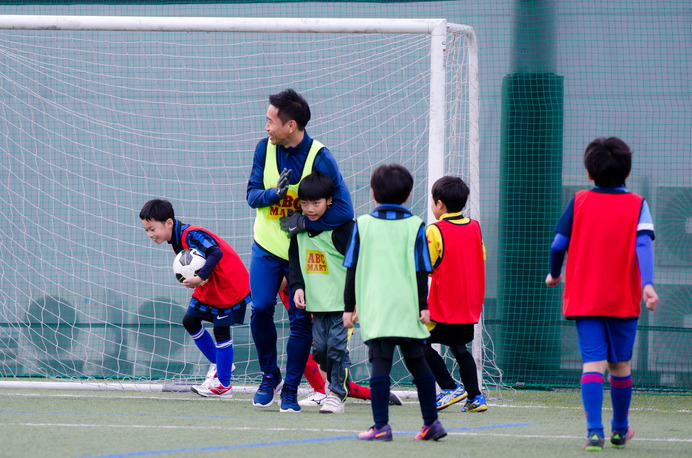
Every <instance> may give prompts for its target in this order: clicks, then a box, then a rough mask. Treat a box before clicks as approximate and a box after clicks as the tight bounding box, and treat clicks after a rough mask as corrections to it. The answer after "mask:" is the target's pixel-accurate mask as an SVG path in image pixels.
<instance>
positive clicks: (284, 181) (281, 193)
mask: <svg viewBox="0 0 692 458" xmlns="http://www.w3.org/2000/svg"><path fill="white" fill-rule="evenodd" d="M290 177H291V171H290V170H288V169H283V170H282V171H281V175H279V180H278V181H277V182H276V195H277V196H278V197H279V200H282V199H283V198H284V197H286V194H288V179H289V178H290Z"/></svg>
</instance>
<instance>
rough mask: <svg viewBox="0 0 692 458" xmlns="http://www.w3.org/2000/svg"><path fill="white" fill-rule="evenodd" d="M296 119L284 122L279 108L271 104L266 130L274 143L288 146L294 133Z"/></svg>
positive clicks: (268, 110)
mask: <svg viewBox="0 0 692 458" xmlns="http://www.w3.org/2000/svg"><path fill="white" fill-rule="evenodd" d="M294 124H295V121H288V122H287V123H286V124H284V123H283V122H282V121H281V119H280V118H279V109H278V108H276V107H275V106H274V105H269V108H268V109H267V125H266V126H264V130H265V131H267V134H268V135H269V141H270V142H272V145H281V146H286V144H287V142H288V139H289V138H290V136H291V134H292V133H293V130H294V127H293V125H294Z"/></svg>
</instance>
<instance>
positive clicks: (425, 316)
mask: <svg viewBox="0 0 692 458" xmlns="http://www.w3.org/2000/svg"><path fill="white" fill-rule="evenodd" d="M418 320H419V321H420V322H421V323H423V324H427V323H428V321H430V310H428V309H425V310H421V311H420V318H418Z"/></svg>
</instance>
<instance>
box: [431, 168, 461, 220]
mask: <svg viewBox="0 0 692 458" xmlns="http://www.w3.org/2000/svg"><path fill="white" fill-rule="evenodd" d="M469 192H470V191H469V187H468V186H467V185H466V183H464V180H462V179H461V178H459V177H453V176H445V177H442V178H440V179H439V180H437V181H436V182H435V184H433V187H432V198H433V201H434V202H437V201H438V200H439V201H442V203H443V204H445V207H447V211H448V212H450V213H458V212H460V211H462V210H463V209H464V207H465V206H466V201H467V200H468V198H469Z"/></svg>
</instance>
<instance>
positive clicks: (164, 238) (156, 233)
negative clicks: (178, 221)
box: [142, 218, 175, 245]
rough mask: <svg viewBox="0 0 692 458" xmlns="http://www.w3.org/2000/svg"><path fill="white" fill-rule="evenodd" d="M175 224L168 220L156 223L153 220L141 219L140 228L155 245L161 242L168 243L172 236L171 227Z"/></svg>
mask: <svg viewBox="0 0 692 458" xmlns="http://www.w3.org/2000/svg"><path fill="white" fill-rule="evenodd" d="M174 224H175V222H174V221H173V220H172V219H171V218H168V219H167V220H166V221H165V222H161V221H156V220H153V219H143V220H142V226H144V230H145V231H146V233H147V235H148V236H149V238H150V239H152V240H153V241H154V242H156V244H157V245H160V244H162V243H163V242H170V241H171V236H172V235H173V225H174Z"/></svg>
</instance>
